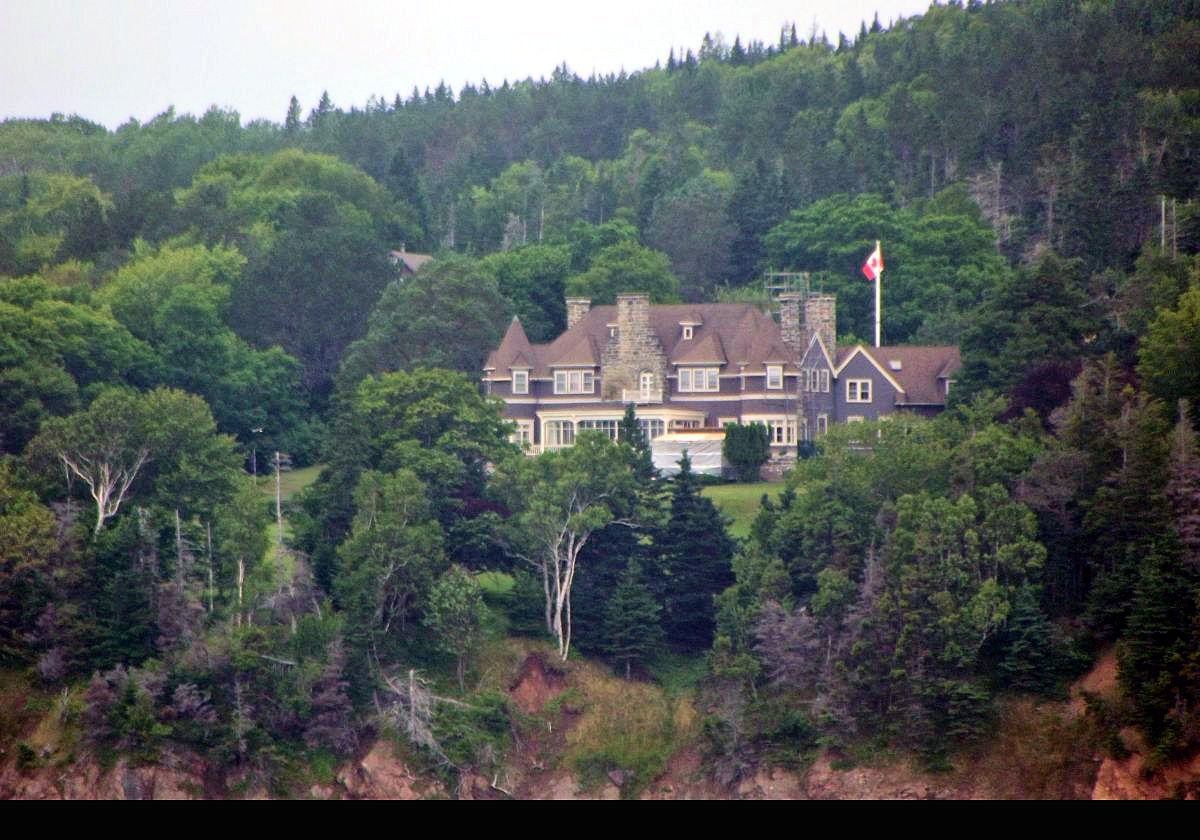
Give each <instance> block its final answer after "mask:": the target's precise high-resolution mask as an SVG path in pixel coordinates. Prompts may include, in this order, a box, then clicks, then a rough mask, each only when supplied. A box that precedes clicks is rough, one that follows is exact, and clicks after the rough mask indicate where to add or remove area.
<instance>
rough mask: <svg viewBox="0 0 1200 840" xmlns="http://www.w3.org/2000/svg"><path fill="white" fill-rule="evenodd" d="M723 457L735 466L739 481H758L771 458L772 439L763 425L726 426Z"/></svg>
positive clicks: (727, 424)
mask: <svg viewBox="0 0 1200 840" xmlns="http://www.w3.org/2000/svg"><path fill="white" fill-rule="evenodd" d="M721 456H722V457H723V458H724V459H725V460H726V461H728V462H729V463H730V464H732V465H733V469H734V471H735V472H736V473H737V479H738V481H747V482H749V481H758V471H759V469H760V468H761V467H762V465H763V464H765V463H767V459H768V458H770V457H771V437H770V433H769V432H768V431H767V427H766V426H764V425H763V424H762V423H750V424H749V425H746V426H743V425H740V424H738V423H726V424H725V443H724V444H723V445H722V447H721Z"/></svg>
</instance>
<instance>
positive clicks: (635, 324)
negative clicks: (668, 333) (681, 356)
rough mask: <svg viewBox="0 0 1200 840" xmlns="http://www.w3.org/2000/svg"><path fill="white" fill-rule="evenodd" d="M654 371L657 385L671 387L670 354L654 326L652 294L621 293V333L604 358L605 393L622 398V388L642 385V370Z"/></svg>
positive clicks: (618, 324)
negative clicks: (651, 314) (651, 316)
mask: <svg viewBox="0 0 1200 840" xmlns="http://www.w3.org/2000/svg"><path fill="white" fill-rule="evenodd" d="M647 370H648V371H652V372H653V373H654V375H655V383H654V386H655V387H656V388H661V389H662V390H663V392H664V393H665V392H666V390H667V354H666V352H665V351H664V350H663V346H662V344H660V343H659V341H658V336H656V335H655V334H654V330H652V329H651V328H650V296H649V295H644V294H627V295H617V335H616V337H615V338H610V339H609V340H608V344H607V346H606V347H605V348H604V352H603V353H602V354H601V357H600V377H601V382H602V388H603V390H602V394H601V396H602V397H603V398H604V399H606V400H619V399H621V390H622V389H623V388H627V389H630V390H633V389H635V388H637V387H638V385H639V383H638V377H639V374H641V373H642V371H647Z"/></svg>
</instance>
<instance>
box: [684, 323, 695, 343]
mask: <svg viewBox="0 0 1200 840" xmlns="http://www.w3.org/2000/svg"><path fill="white" fill-rule="evenodd" d="M692 335H694V333H693V332H692V328H691V326H686V327H684V328H683V340H684V341H691V340H692Z"/></svg>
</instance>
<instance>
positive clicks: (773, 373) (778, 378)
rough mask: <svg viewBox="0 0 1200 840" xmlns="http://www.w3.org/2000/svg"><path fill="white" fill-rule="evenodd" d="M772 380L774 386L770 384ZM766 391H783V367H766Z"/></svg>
mask: <svg viewBox="0 0 1200 840" xmlns="http://www.w3.org/2000/svg"><path fill="white" fill-rule="evenodd" d="M772 379H774V383H775V384H774V385H772V384H771V382H772ZM767 390H768V391H782V390H783V365H767Z"/></svg>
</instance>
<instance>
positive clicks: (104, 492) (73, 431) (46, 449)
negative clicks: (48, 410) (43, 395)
mask: <svg viewBox="0 0 1200 840" xmlns="http://www.w3.org/2000/svg"><path fill="white" fill-rule="evenodd" d="M143 405H144V404H143V401H142V399H141V398H140V397H139V395H138V394H137V393H135V392H133V391H127V390H124V389H118V388H113V389H109V390H106V391H104V392H102V393H101V394H100V396H98V397H96V399H95V400H94V401H93V402H92V404H91V405H90V406H89V407H88V408H87V410H85V411H81V412H78V413H76V414H72V415H71V416H70V417H64V418H55V419H54V420H51V421H49V422H47V423H46V424H45V426H44V427H43V429H42V431H41V433H40V434H39V435H38V437H37V438H36V439H35V441H34V442H33V444H32V445H31V446H32V451H33V452H34V453H35V454H37V455H40V456H42V457H43V458H44V459H53V460H55V461H57V462H59V463H61V464H62V466H63V469H64V470H65V471H66V472H67V473H68V474H69V475H73V476H76V477H78V478H79V479H80V480H81V481H82V482H83V483H84V484H85V485H86V486H87V488H88V492H89V493H90V494H91V497H92V500H93V501H94V502H95V503H96V524H95V527H94V528H93V529H92V533H93V534H99V533H100V529H101V528H103V527H104V523H105V521H107V520H108V519H110V518H111V517H113V516H115V515H116V513H117V510H118V509H119V508H120V507H121V503H122V502H124V501H125V498H126V496H128V494H129V490H130V488H131V487H132V486H133V482H134V481H135V480H136V479H137V477H138V474H139V473H140V472H141V471H142V468H143V467H144V466H145V465H146V464H147V463H148V462H149V461H150V458H151V452H152V446H151V441H150V437H149V435H148V430H147V423H146V420H147V418H146V415H145V412H144V410H143Z"/></svg>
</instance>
